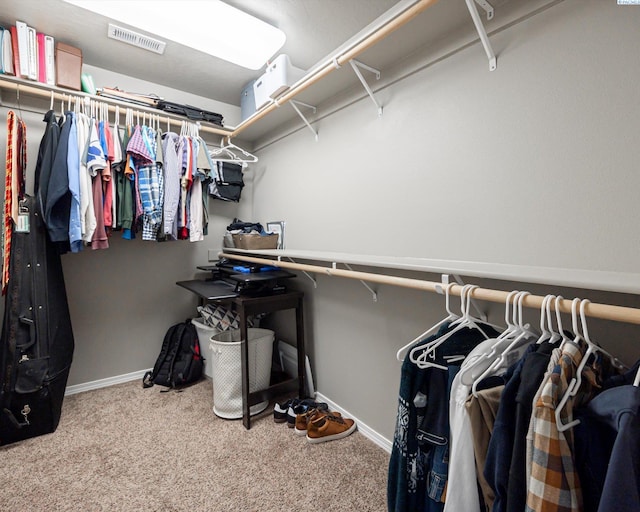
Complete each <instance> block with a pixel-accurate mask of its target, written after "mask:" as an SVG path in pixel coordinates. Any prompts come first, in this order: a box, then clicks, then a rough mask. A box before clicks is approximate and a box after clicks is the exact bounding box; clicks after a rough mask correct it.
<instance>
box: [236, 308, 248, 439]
mask: <svg viewBox="0 0 640 512" xmlns="http://www.w3.org/2000/svg"><path fill="white" fill-rule="evenodd" d="M239 313H240V339H241V340H242V341H241V342H240V359H241V364H240V366H241V367H242V371H241V373H242V375H241V377H242V423H243V424H244V426H245V428H246V429H247V430H248V429H250V428H251V414H250V408H249V345H248V343H249V341H248V340H249V333H248V329H247V315H246V313H245V310H244V307H242V306H240V311H239Z"/></svg>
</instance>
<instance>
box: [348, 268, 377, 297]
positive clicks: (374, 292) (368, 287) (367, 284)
mask: <svg viewBox="0 0 640 512" xmlns="http://www.w3.org/2000/svg"><path fill="white" fill-rule="evenodd" d="M344 266H345V267H347V270H351V271H353V269H352V268H351V266H349V264H348V263H344ZM359 281H360V283H361V284H362V286H364V287H365V288H366V289H367V290H369V292H370V293H371V295H372V296H373V302H378V292H376V291H375V290H374V289H373V288H371V286H369V283H367V282H366V281H363V280H362V279H359Z"/></svg>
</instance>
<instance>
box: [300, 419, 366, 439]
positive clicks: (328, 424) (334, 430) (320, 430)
mask: <svg viewBox="0 0 640 512" xmlns="http://www.w3.org/2000/svg"><path fill="white" fill-rule="evenodd" d="M355 430H356V423H355V421H353V420H352V419H349V418H343V417H342V416H337V415H335V414H334V413H330V414H326V415H319V416H317V417H314V418H313V419H311V420H310V421H309V422H308V423H307V441H309V442H310V443H324V442H325V441H334V440H336V439H342V438H343V437H347V436H348V435H350V434H352V433H353V432H354V431H355Z"/></svg>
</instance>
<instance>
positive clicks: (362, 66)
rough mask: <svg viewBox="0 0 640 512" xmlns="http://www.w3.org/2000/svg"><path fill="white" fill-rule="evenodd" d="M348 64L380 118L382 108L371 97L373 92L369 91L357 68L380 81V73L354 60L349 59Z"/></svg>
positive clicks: (369, 88)
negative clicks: (368, 72) (371, 74)
mask: <svg viewBox="0 0 640 512" xmlns="http://www.w3.org/2000/svg"><path fill="white" fill-rule="evenodd" d="M349 64H351V67H352V68H353V72H354V73H355V74H356V76H357V77H358V79H359V80H360V83H362V86H363V87H364V90H365V91H367V94H368V95H369V97H370V98H371V101H373V103H374V104H375V106H376V107H377V109H378V117H382V106H381V105H380V104H379V103H378V101H377V100H376V98H375V97H374V96H373V92H372V91H371V87H369V84H368V83H367V81H366V80H365V78H364V76H362V72H361V71H360V69H359V68H362V69H366V70H367V71H370V72H371V73H373V74H374V75H376V80H380V71H379V70H377V69H375V68H372V67H371V66H367V65H366V64H363V63H362V62H360V61H359V60H356V59H351V60H350V61H349Z"/></svg>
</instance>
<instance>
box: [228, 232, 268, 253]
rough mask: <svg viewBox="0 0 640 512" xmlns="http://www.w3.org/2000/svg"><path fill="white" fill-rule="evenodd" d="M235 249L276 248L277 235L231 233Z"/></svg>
mask: <svg viewBox="0 0 640 512" xmlns="http://www.w3.org/2000/svg"><path fill="white" fill-rule="evenodd" d="M233 243H234V245H235V247H236V249H276V248H277V247H278V235H277V234H276V235H265V236H262V235H233Z"/></svg>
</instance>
